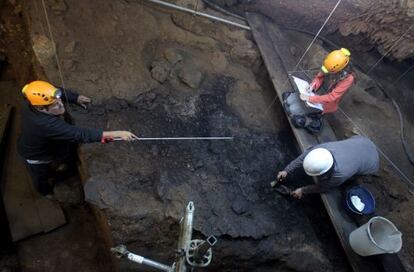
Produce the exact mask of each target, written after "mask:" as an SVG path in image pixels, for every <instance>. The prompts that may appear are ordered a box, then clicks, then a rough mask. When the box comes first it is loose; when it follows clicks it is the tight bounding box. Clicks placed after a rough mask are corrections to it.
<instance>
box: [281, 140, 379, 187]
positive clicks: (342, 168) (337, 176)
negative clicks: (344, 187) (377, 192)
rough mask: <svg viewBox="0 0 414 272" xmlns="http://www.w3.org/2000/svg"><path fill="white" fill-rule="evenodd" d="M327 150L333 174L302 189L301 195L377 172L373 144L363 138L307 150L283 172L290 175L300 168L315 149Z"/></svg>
mask: <svg viewBox="0 0 414 272" xmlns="http://www.w3.org/2000/svg"><path fill="white" fill-rule="evenodd" d="M321 147H322V148H326V149H328V150H329V151H330V152H331V153H332V156H333V158H334V165H333V167H334V168H333V172H332V174H331V177H330V179H328V180H320V182H319V183H318V184H315V185H308V186H305V187H303V193H305V194H312V193H321V192H325V191H327V190H329V189H330V188H333V187H337V186H339V185H341V184H342V183H344V182H345V181H346V180H347V179H349V178H351V177H352V176H354V175H374V174H376V173H377V172H378V170H379V156H378V152H377V149H376V147H375V144H374V143H373V142H372V141H371V140H370V139H368V138H367V137H363V136H353V137H351V138H349V139H346V140H343V141H336V142H328V143H323V144H319V145H316V146H313V147H311V148H309V149H307V150H306V151H305V152H304V153H303V154H302V155H300V156H299V157H297V158H296V159H295V160H293V161H292V162H291V163H289V164H288V165H287V166H286V168H285V171H286V172H288V174H289V173H292V172H293V171H294V170H295V169H297V168H299V167H302V164H303V160H304V158H305V156H306V155H307V154H308V153H309V152H310V151H311V150H313V149H315V148H321Z"/></svg>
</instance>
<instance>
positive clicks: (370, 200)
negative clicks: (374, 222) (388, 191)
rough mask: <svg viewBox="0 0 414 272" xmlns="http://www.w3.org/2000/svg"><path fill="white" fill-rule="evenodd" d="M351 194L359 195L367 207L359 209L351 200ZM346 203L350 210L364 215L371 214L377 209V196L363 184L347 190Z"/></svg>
mask: <svg viewBox="0 0 414 272" xmlns="http://www.w3.org/2000/svg"><path fill="white" fill-rule="evenodd" d="M351 196H358V197H359V198H360V199H361V201H362V203H364V204H365V207H364V209H363V210H362V211H358V210H357V209H356V208H355V207H354V205H353V204H352V202H351ZM345 205H346V208H347V210H348V211H350V212H352V213H355V214H359V215H363V214H371V213H373V212H374V211H375V198H374V196H373V195H372V194H371V192H370V191H368V189H366V188H364V187H362V186H355V187H352V188H351V189H349V190H348V191H347V192H346V199H345Z"/></svg>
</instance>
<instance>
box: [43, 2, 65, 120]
mask: <svg viewBox="0 0 414 272" xmlns="http://www.w3.org/2000/svg"><path fill="white" fill-rule="evenodd" d="M42 6H43V11H44V13H45V18H46V23H47V28H48V30H49V35H50V40H51V41H52V44H53V45H55V60H56V65H57V68H58V71H59V78H60V82H61V85H62V89H63V92H64V94H65V96H66V97H68V96H67V93H66V87H65V81H64V80H63V73H62V68H61V66H60V61H59V57H58V54H57V48H56V43H55V40H54V38H53V32H52V27H51V26H50V21H49V15H48V13H47V9H46V4H45V0H42ZM69 108H70V104H69V103H68V108H67V109H66V110H67V112H68V113H69V114H70V111H69Z"/></svg>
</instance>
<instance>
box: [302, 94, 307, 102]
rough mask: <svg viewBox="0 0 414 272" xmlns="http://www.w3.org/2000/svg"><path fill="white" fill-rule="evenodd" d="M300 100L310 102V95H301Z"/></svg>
mask: <svg viewBox="0 0 414 272" xmlns="http://www.w3.org/2000/svg"><path fill="white" fill-rule="evenodd" d="M300 99H301V100H302V101H308V100H309V95H307V94H300Z"/></svg>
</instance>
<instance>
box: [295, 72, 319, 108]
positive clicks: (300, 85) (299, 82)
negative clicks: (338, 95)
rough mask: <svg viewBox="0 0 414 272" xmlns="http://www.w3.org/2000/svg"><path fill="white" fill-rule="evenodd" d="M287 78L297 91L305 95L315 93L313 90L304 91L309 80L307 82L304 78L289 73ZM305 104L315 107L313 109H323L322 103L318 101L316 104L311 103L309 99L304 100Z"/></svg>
mask: <svg viewBox="0 0 414 272" xmlns="http://www.w3.org/2000/svg"><path fill="white" fill-rule="evenodd" d="M289 79H290V81H291V83H292V85H293V87H294V88H295V90H296V91H297V92H299V93H300V94H306V95H309V96H314V95H315V94H314V93H313V92H308V91H306V90H307V88H308V87H309V82H307V81H306V80H304V79H301V78H299V77H295V76H292V75H290V74H289ZM305 104H306V105H307V106H308V107H311V108H315V109H318V110H321V111H323V105H322V104H319V103H318V104H313V103H310V102H309V101H306V103H305Z"/></svg>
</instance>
